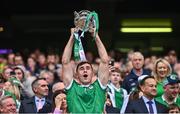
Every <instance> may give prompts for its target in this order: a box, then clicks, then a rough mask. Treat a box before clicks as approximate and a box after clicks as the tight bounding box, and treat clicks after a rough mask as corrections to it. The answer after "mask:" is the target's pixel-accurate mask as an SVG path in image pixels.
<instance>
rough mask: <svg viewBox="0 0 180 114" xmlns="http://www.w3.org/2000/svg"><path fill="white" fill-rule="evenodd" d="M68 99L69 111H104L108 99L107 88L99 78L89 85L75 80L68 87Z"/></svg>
mask: <svg viewBox="0 0 180 114" xmlns="http://www.w3.org/2000/svg"><path fill="white" fill-rule="evenodd" d="M66 99H67V105H68V112H69V113H102V112H103V111H104V104H105V100H106V88H105V87H103V86H102V85H101V83H100V81H99V80H96V81H95V82H94V83H92V84H90V85H88V86H83V85H81V84H79V83H77V82H76V81H74V80H73V81H72V83H71V84H70V86H69V87H68V88H67V98H66Z"/></svg>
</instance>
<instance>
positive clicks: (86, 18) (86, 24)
mask: <svg viewBox="0 0 180 114" xmlns="http://www.w3.org/2000/svg"><path fill="white" fill-rule="evenodd" d="M74 25H75V27H76V30H77V31H76V32H75V33H74V38H75V42H74V58H75V60H76V61H85V60H86V57H85V54H84V49H83V46H82V42H81V38H83V37H84V33H85V32H90V33H93V36H94V38H95V36H96V33H97V32H98V29H99V21H98V15H97V13H96V12H94V11H93V12H90V11H88V10H81V11H80V12H76V11H75V12H74Z"/></svg>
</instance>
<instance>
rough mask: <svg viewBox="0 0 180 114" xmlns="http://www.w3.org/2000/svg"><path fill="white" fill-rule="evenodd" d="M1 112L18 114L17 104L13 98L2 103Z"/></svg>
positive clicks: (0, 105)
mask: <svg viewBox="0 0 180 114" xmlns="http://www.w3.org/2000/svg"><path fill="white" fill-rule="evenodd" d="M0 112H1V113H4V114H5V113H8V114H16V103H15V101H14V100H13V98H11V97H9V98H6V99H4V100H3V101H1V104H0Z"/></svg>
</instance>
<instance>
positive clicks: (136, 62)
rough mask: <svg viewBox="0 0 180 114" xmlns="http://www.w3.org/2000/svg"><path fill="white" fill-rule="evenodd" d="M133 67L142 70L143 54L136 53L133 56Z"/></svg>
mask: <svg viewBox="0 0 180 114" xmlns="http://www.w3.org/2000/svg"><path fill="white" fill-rule="evenodd" d="M132 65H133V68H134V69H136V70H140V69H142V67H143V65H144V57H143V55H142V54H141V53H139V52H135V53H134V54H133V55H132Z"/></svg>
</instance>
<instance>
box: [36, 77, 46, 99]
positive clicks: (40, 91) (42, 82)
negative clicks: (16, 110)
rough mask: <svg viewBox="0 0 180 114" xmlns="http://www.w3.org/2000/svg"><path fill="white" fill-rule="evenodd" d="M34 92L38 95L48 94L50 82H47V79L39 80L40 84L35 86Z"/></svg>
mask: <svg viewBox="0 0 180 114" xmlns="http://www.w3.org/2000/svg"><path fill="white" fill-rule="evenodd" d="M33 89H34V93H35V94H36V95H37V96H41V97H42V96H47V95H48V91H49V89H48V83H47V82H46V80H39V81H38V86H37V87H34V88H33Z"/></svg>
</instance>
